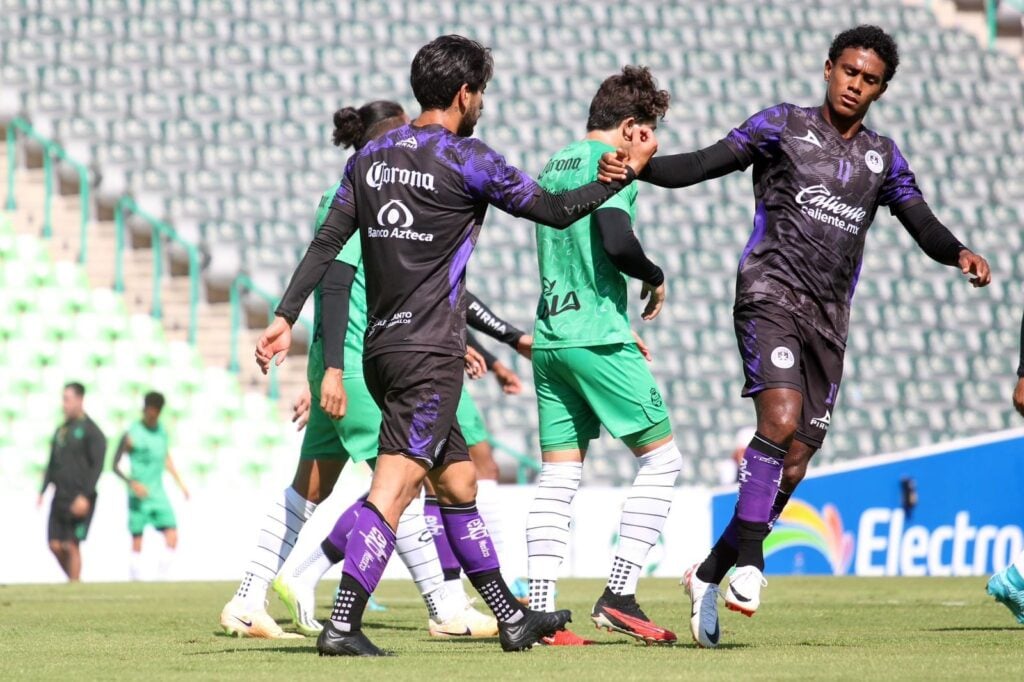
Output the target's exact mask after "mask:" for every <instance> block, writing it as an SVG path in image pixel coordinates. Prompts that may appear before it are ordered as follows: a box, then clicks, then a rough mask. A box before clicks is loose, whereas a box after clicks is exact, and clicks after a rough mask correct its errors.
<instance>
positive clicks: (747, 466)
mask: <svg viewBox="0 0 1024 682" xmlns="http://www.w3.org/2000/svg"><path fill="white" fill-rule="evenodd" d="M785 457H786V449H785V448H784V447H782V446H781V445H777V444H776V443H773V442H772V441H770V440H768V439H767V438H765V437H764V436H762V435H761V434H760V433H755V434H754V438H753V440H751V441H750V445H748V446H747V451H746V452H744V453H743V461H742V462H740V494H739V499H738V500H737V501H736V516H737V517H738V518H739V519H740V520H741V521H749V522H752V523H768V520H769V519H771V516H772V504H774V503H775V494H776V493H777V492H779V481H781V480H782V460H783V459H785Z"/></svg>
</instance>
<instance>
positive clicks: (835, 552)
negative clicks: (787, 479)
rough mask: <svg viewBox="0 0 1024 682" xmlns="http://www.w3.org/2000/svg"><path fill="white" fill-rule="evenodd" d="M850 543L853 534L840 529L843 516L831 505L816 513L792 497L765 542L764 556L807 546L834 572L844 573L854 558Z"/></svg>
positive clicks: (807, 505) (851, 543)
mask: <svg viewBox="0 0 1024 682" xmlns="http://www.w3.org/2000/svg"><path fill="white" fill-rule="evenodd" d="M853 544H854V543H853V535H852V534H850V533H847V532H845V531H844V530H843V518H842V517H841V516H840V515H839V511H838V510H837V509H836V508H835V506H834V505H831V504H826V505H824V506H823V507H822V508H821V511H820V512H819V511H818V510H817V509H815V508H814V507H812V506H811V505H809V504H807V503H806V502H804V501H803V500H798V499H795V498H794V499H792V500H790V501H789V504H787V505H786V508H785V509H784V510H783V512H782V516H780V517H779V520H778V521H776V522H775V527H774V528H773V529H772V532H771V535H769V536H768V538H767V539H766V540H765V541H764V555H765V557H766V558H767V557H769V556H771V555H772V554H774V553H775V552H779V551H781V550H784V549H788V548H791V547H809V548H811V549H814V550H816V551H818V552H819V553H820V554H821V555H822V556H823V557H825V559H826V560H827V561H828V563H829V565H830V566H831V567H832V573H833V574H834V575H843V574H845V573H846V572H847V570H848V569H849V568H850V561H851V559H853Z"/></svg>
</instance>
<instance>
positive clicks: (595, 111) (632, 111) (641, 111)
mask: <svg viewBox="0 0 1024 682" xmlns="http://www.w3.org/2000/svg"><path fill="white" fill-rule="evenodd" d="M668 102H669V94H668V91H667V90H659V89H658V82H657V81H656V80H654V75H653V74H652V73H651V70H650V69H649V68H648V67H646V66H624V67H622V72H621V73H617V74H615V75H614V76H609V77H608V78H606V79H605V80H604V82H603V83H601V87H599V88H598V89H597V94H596V95H594V99H593V100H591V102H590V115H589V116H588V117H587V130H588V131H590V130H611V129H612V128H614V127H616V126H617V125H619V123H621V122H622V121H624V120H625V119H627V118H630V117H632V118H635V119H636V120H637V121H639V122H641V123H653V122H655V121H658V120H660V119H662V118H664V117H665V112H666V111H668Z"/></svg>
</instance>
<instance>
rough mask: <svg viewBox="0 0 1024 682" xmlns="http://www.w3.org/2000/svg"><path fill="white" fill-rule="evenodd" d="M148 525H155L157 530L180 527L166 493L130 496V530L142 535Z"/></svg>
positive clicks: (132, 532) (134, 533)
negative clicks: (143, 497)
mask: <svg viewBox="0 0 1024 682" xmlns="http://www.w3.org/2000/svg"><path fill="white" fill-rule="evenodd" d="M146 526H153V527H154V528H156V529H157V530H169V529H171V528H177V527H178V521H177V519H176V518H175V517H174V509H173V508H172V507H171V502H170V500H168V499H167V497H166V495H164V494H158V495H151V496H149V497H147V498H145V499H140V498H138V497H135V496H134V495H129V496H128V532H129V533H131V534H132V535H133V536H135V535H142V532H143V531H144V530H146Z"/></svg>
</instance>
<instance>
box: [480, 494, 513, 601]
mask: <svg viewBox="0 0 1024 682" xmlns="http://www.w3.org/2000/svg"><path fill="white" fill-rule="evenodd" d="M476 508H477V511H479V512H480V517H481V518H482V519H483V520H484V524H486V526H487V532H489V533H490V534H491V542H493V543H494V551H495V552H497V553H498V559H499V560H501V561H502V574H504V573H505V570H504V566H505V562H504V557H505V535H504V531H503V525H502V523H501V518H502V517H501V501H500V500H499V499H498V482H497V481H495V480H494V479H490V478H482V479H479V480H477V482H476ZM504 577H505V582H507V583H510V584H511V583H512V581H514V580H515V579H516V576H508V575H505V576H504Z"/></svg>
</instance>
